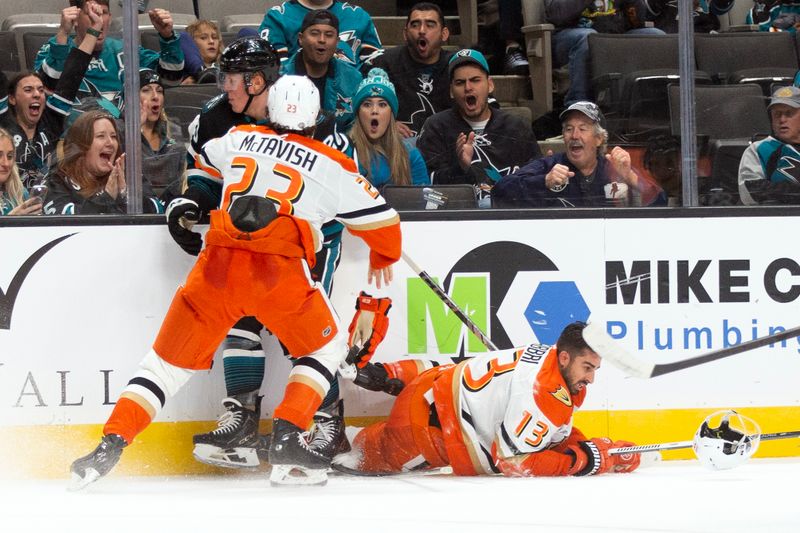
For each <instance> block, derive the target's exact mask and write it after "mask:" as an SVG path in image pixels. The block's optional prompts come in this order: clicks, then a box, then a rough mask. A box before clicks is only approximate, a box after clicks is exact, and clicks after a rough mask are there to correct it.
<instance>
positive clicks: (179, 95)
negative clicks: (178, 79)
mask: <svg viewBox="0 0 800 533" xmlns="http://www.w3.org/2000/svg"><path fill="white" fill-rule="evenodd" d="M218 94H220V90H219V88H218V87H217V85H216V84H215V83H209V84H199V85H179V86H177V87H168V88H167V89H166V90H165V91H164V111H165V112H166V113H167V116H168V117H169V118H170V119H171V120H173V121H175V122H176V123H177V124H179V125H180V127H181V131H182V132H183V135H184V137H185V138H187V139H188V138H189V124H191V122H192V120H194V117H196V116H197V114H198V113H200V111H201V110H202V109H203V106H204V105H205V103H206V102H208V101H209V100H210V99H211V98H213V97H214V96H216V95H218Z"/></svg>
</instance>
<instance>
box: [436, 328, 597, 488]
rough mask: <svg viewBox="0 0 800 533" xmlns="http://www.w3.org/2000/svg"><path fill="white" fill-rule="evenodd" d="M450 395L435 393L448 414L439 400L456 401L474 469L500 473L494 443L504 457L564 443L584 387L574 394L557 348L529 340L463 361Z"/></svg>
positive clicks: (455, 408) (464, 438)
mask: <svg viewBox="0 0 800 533" xmlns="http://www.w3.org/2000/svg"><path fill="white" fill-rule="evenodd" d="M447 396H448V397H442V396H440V394H435V401H436V405H437V410H438V411H439V412H440V413H442V412H446V411H445V410H443V409H441V407H442V406H441V404H442V403H445V402H447V403H451V404H452V407H453V410H452V412H454V413H455V414H456V416H457V417H458V419H459V420H458V421H459V430H460V432H461V436H460V437H461V440H462V441H463V443H464V445H465V446H466V448H467V449H466V453H467V454H468V456H469V458H470V462H471V463H472V466H473V467H474V469H475V473H478V474H490V473H498V472H499V470H498V469H497V467H496V466H495V464H494V459H493V457H492V452H491V450H492V445H493V444H494V445H495V446H496V450H497V453H498V454H499V455H500V456H502V457H512V456H519V455H522V454H528V453H533V452H539V451H542V450H545V449H550V448H553V447H555V446H557V445H559V444H560V443H562V442H563V441H565V440H566V439H567V438H568V437H569V436H570V434H571V433H572V429H573V428H572V414H573V412H574V410H575V409H577V408H578V407H580V406H581V404H582V403H583V400H584V398H585V396H586V389H583V390H582V391H581V392H580V393H579V394H577V395H574V396H573V395H572V394H570V392H569V390H568V389H567V385H566V383H565V382H564V379H563V377H561V373H560V372H559V369H558V362H557V350H556V347H555V346H553V347H550V346H546V345H541V344H530V345H528V346H527V347H524V348H516V349H510V350H501V351H499V352H490V353H487V354H484V355H479V356H476V357H473V358H470V359H467V360H465V361H462V362H461V363H459V364H458V365H456V367H455V369H454V374H453V378H452V386H451V387H450V388H449V394H447ZM442 422H445V421H444V420H443V421H442ZM442 427H443V428H445V427H446V424H443V426H442Z"/></svg>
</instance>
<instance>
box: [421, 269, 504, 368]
mask: <svg viewBox="0 0 800 533" xmlns="http://www.w3.org/2000/svg"><path fill="white" fill-rule="evenodd" d="M434 279H436V278H434ZM436 281H437V282H438V280H436ZM406 289H407V295H408V296H407V302H408V311H407V313H408V314H407V317H406V319H407V322H408V353H409V354H424V353H427V351H428V335H429V334H430V333H432V334H433V337H434V340H435V342H436V348H437V350H438V352H439V353H440V354H448V355H450V354H452V355H458V354H459V353H460V351H461V346H462V345H463V344H464V340H465V338H466V342H467V345H466V350H465V351H468V352H485V351H487V348H486V347H485V346H484V345H483V344H482V343H481V341H480V340H478V338H477V337H476V336H475V335H473V334H472V333H470V332H469V330H467V328H466V326H464V324H462V323H461V320H459V319H458V317H457V316H456V315H455V314H454V313H453V312H452V311H450V309H448V308H447V306H446V305H445V303H444V302H442V301H441V300H440V299H439V297H438V296H436V294H435V293H434V292H433V291H432V290H431V289H430V288H429V287H428V286H427V285H425V282H424V281H422V280H421V279H419V278H409V279H408V280H407V282H406ZM448 295H449V296H450V298H452V299H453V301H454V302H455V303H456V304H457V305H458V306H459V307H460V308H461V309H462V310H463V311H464V312H465V313H466V314H467V316H469V317H470V318H471V319H472V321H473V322H475V324H476V325H477V326H478V327H479V328H481V330H483V331H488V330H489V328H488V324H489V284H488V279H487V277H486V275H476V274H454V275H453V276H452V277H451V279H450V287H449V290H448Z"/></svg>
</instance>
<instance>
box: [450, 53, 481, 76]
mask: <svg viewBox="0 0 800 533" xmlns="http://www.w3.org/2000/svg"><path fill="white" fill-rule="evenodd" d="M466 63H474V64H476V65H478V66H479V67H480V68H482V69H483V71H484V72H486V74H487V75H488V74H489V63H487V62H486V58H485V57H483V54H482V53H480V52H478V51H477V50H472V49H471V48H465V49H463V50H459V51H458V52H456V53H455V54H453V57H451V58H450V63H448V65H447V72H448V74H449V76H450V79H452V78H453V72H454V71H455V70H456V69H457V68H458V67H460V66H461V65H464V64H466Z"/></svg>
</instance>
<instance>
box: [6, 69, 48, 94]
mask: <svg viewBox="0 0 800 533" xmlns="http://www.w3.org/2000/svg"><path fill="white" fill-rule="evenodd" d="M29 76H34V77H35V78H38V79H39V81H40V82H42V85H44V79H43V78H42V75H41V74H39V73H38V72H33V71H32V70H26V71H25V72H20V73H19V74H17V75H16V76H14V77H13V78H11V80H10V81H9V82H8V87H7V88H8V95H9V96H12V95H13V94H14V93H15V92H17V85H19V82H21V81H22V80H23V79H25V78H27V77H29Z"/></svg>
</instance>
